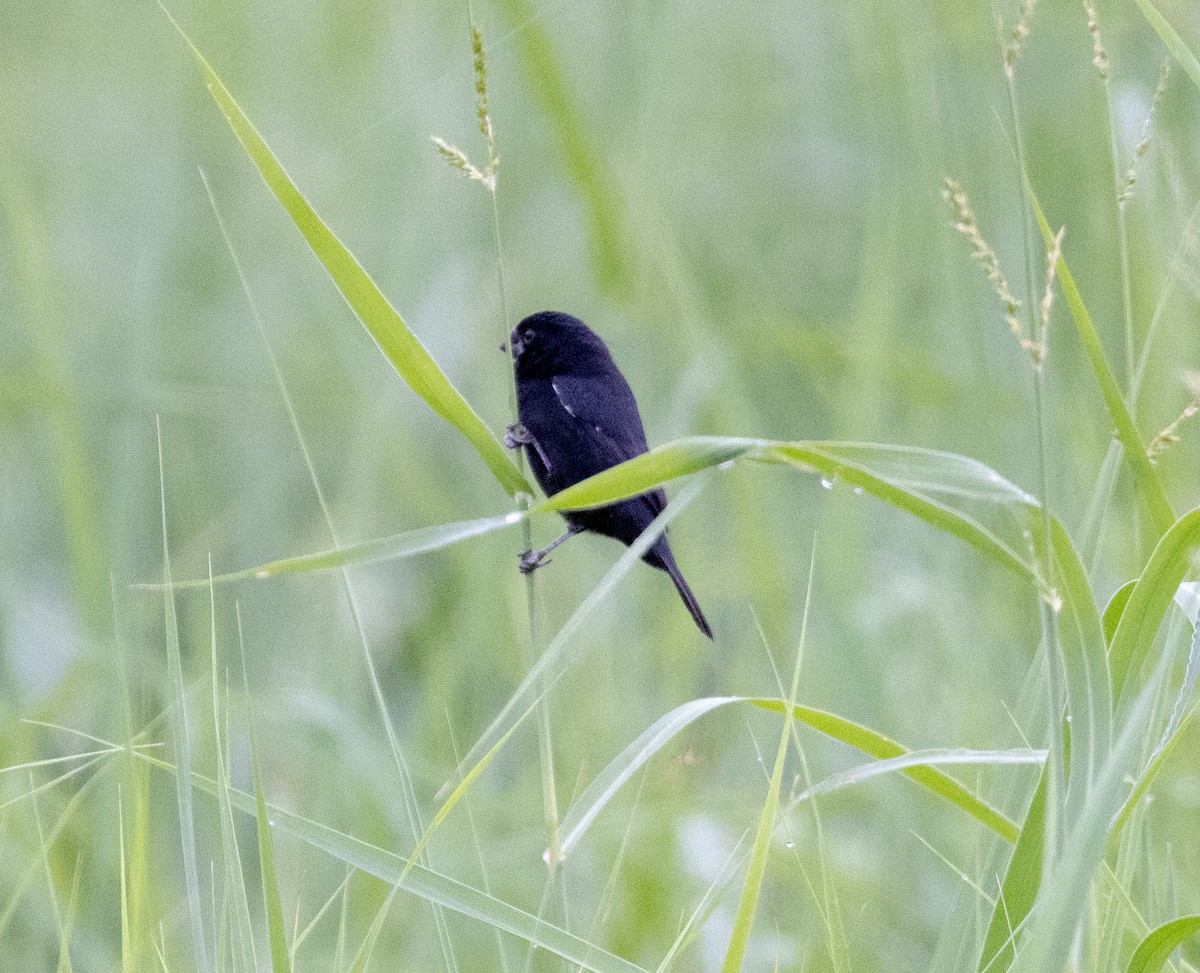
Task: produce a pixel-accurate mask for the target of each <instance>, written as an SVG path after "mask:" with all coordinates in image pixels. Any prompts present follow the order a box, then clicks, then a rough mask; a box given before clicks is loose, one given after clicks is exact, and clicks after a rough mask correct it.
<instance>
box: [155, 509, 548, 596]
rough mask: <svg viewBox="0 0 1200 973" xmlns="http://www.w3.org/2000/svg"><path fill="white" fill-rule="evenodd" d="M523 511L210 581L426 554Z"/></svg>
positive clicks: (508, 522) (505, 523) (202, 581)
mask: <svg viewBox="0 0 1200 973" xmlns="http://www.w3.org/2000/svg"><path fill="white" fill-rule="evenodd" d="M524 516H525V515H524V514H521V513H519V512H517V511H513V512H512V513H507V514H503V515H500V516H497V517H482V518H480V519H479V520H462V521H458V522H456V523H453V524H437V525H435V526H433V527H419V528H417V529H416V530H409V531H404V532H403V533H400V534H391V535H389V536H387V537H377V538H374V539H372V540H369V541H363V542H362V543H360V544H348V545H346V546H345V547H336V548H334V549H332V550H327V551H317V552H315V553H313V554H300V555H297V556H296V557H285V558H281V559H280V560H278V561H269V562H267V563H266V564H260V565H258V566H257V567H253V568H246V569H244V570H242V571H233V572H230V573H228V574H218V575H216V576H215V577H214V578H213V579H212V582H213V584H224V583H227V582H230V581H246V580H248V579H252V578H259V579H261V578H273V577H274V576H275V575H277V574H302V573H305V572H308V571H327V570H330V569H332V568H344V567H348V566H350V565H354V564H371V563H373V562H376V561H390V560H396V559H399V558H406V557H414V556H416V555H417V554H426V553H428V552H430V551H437V550H440V549H441V548H443V547H449V546H451V545H452V544H457V543H458V542H459V541H465V540H469V539H470V538H472V537H479V536H481V535H483V534H488V533H491V532H492V531H494V530H501V529H502V528H504V527H511V526H512V525H513V524H519V523H520V522H521V520H522V519H523V517H524ZM207 584H208V579H207V578H194V579H189V580H187V581H175V582H172V587H173V588H177V589H178V588H200V587H204V586H206V585H207ZM134 587H136V588H139V589H141V590H147V591H158V590H161V589H162V588H163V585H156V584H141V585H135V586H134Z"/></svg>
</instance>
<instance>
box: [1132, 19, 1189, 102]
mask: <svg viewBox="0 0 1200 973" xmlns="http://www.w3.org/2000/svg"><path fill="white" fill-rule="evenodd" d="M1137 5H1138V7H1139V9H1140V10H1141V11H1142V16H1143V17H1145V18H1146V20H1147V22H1148V23H1149V24H1150V26H1151V27H1153V28H1154V30H1155V31H1156V32H1157V33H1158V36H1159V37H1161V38H1162V42H1163V43H1164V44H1166V45H1167V50H1168V51H1170V52H1171V56H1172V57H1174V58H1175V60H1176V61H1178V62H1179V65H1180V67H1182V68H1183V70H1185V71H1186V72H1187V73H1188V77H1189V78H1191V79H1192V81H1193V82H1194V83H1195V84H1196V86H1197V87H1200V60H1197V59H1196V55H1195V54H1193V53H1192V49H1191V48H1190V47H1188V46H1187V44H1186V43H1184V40H1183V38H1182V37H1180V36H1179V34H1178V33H1177V32H1176V30H1175V28H1174V27H1172V26H1171V25H1170V23H1168V21H1167V19H1166V18H1165V17H1164V16H1163V15H1162V14H1161V13H1159V12H1158V8H1157V7H1155V6H1154V4H1153V3H1151V2H1150V0H1137Z"/></svg>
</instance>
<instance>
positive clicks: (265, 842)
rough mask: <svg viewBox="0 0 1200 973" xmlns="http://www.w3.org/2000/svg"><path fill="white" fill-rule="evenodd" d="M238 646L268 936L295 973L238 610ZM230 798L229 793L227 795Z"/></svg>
mask: <svg viewBox="0 0 1200 973" xmlns="http://www.w3.org/2000/svg"><path fill="white" fill-rule="evenodd" d="M237 623H238V645H239V648H240V650H241V654H242V689H243V692H244V694H245V697H246V723H247V725H248V726H249V730H250V768H251V772H252V774H253V776H254V819H255V824H256V826H257V828H258V863H259V871H260V873H261V875H262V883H263V905H264V907H265V909H266V913H267V939H268V941H269V943H270V947H271V969H272V971H273V973H291V970H292V959H291V955H292V954H291V951H290V950H289V948H288V941H287V927H286V925H285V924H284V921H283V898H282V896H281V895H280V894H279V876H278V874H277V873H276V871H275V846H274V843H273V840H272V838H271V818H270V815H268V814H267V799H266V796H265V794H264V791H263V784H262V768H261V766H260V765H259V762H258V738H257V737H256V736H255V733H254V712H253V707H252V706H251V702H250V700H251V697H250V683H249V677H248V676H247V675H246V645H245V642H244V640H243V637H242V613H241V610H240V609H239V610H238V616H237ZM226 800H228V796H227V797H226Z"/></svg>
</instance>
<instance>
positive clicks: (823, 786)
mask: <svg viewBox="0 0 1200 973" xmlns="http://www.w3.org/2000/svg"><path fill="white" fill-rule="evenodd" d="M1045 760H1046V751H1045V750H1030V749H1028V748H1026V747H1018V748H1016V749H1012V750H970V749H966V748H963V747H954V748H941V749H931V750H910V751H908V752H907V753H904V754H901V755H900V756H899V757H889V758H888V759H886V760H874V761H872V762H871V763H867V764H860V765H859V766H857V767H850V768H848V769H847V770H842V771H839V772H838V773H836V774H831V775H830V776H829V777H826V778H825V779H824V780H822V781H820V782H819V783H817V784H814V785H813V786H812V787H809V788H808V789H806V790H805V791H803V792H802V793H800V794H797V795H796V797H795V798H794V799H793V800H792V801H791V803H790V804H789V805H788V810H789V811H790V810H792V809H793V808H795V807H797V806H799V805H800V804H802V803H803V802H804V801H807V800H811V799H812V798H814V797H817V796H818V795H821V794H832V793H833V792H834V791H840V790H843V789H845V788H847V787H853V786H854V785H855V784H861V783H862V782H863V781H866V780H872V779H874V778H876V777H884V776H886V775H888V774H894V773H896V772H897V771H900V772H905V771H909V770H914V769H916V768H933V767H983V766H997V765H1001V766H1010V767H1011V766H1014V765H1021V764H1038V765H1041V764H1043V763H1045Z"/></svg>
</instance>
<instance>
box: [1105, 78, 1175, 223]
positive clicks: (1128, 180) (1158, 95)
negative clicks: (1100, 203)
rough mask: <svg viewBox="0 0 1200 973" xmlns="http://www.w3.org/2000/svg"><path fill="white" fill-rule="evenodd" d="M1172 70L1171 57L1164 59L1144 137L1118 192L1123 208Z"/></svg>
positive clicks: (1147, 149)
mask: <svg viewBox="0 0 1200 973" xmlns="http://www.w3.org/2000/svg"><path fill="white" fill-rule="evenodd" d="M1170 71H1171V59H1170V58H1169V57H1168V58H1165V59H1164V60H1163V65H1162V69H1161V70H1160V71H1159V72H1158V86H1157V87H1156V88H1155V89H1154V98H1153V99H1152V100H1151V102H1150V111H1148V112H1147V113H1146V120H1145V121H1144V122H1143V123H1142V137H1141V138H1140V139H1139V140H1138V144H1137V147H1136V148H1135V149H1134V150H1133V163H1132V164H1131V165H1130V166H1129V171H1128V172H1127V173H1125V185H1124V186H1122V187H1121V191H1120V192H1119V193H1118V194H1117V205H1118V206H1121V207H1122V208H1123V207H1124V206H1125V204H1126V203H1127V202H1129V200H1130V198H1131V197H1132V196H1133V187H1134V184H1135V183H1136V182H1137V177H1138V163H1140V162H1141V161H1142V156H1144V155H1145V154H1146V153H1147V152H1148V151H1149V149H1150V134H1151V131H1152V127H1151V126H1152V125H1153V122H1154V112H1155V110H1156V109H1157V108H1158V103H1159V102H1160V101H1162V98H1163V95H1164V94H1166V91H1167V77H1168V75H1169V74H1170Z"/></svg>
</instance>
